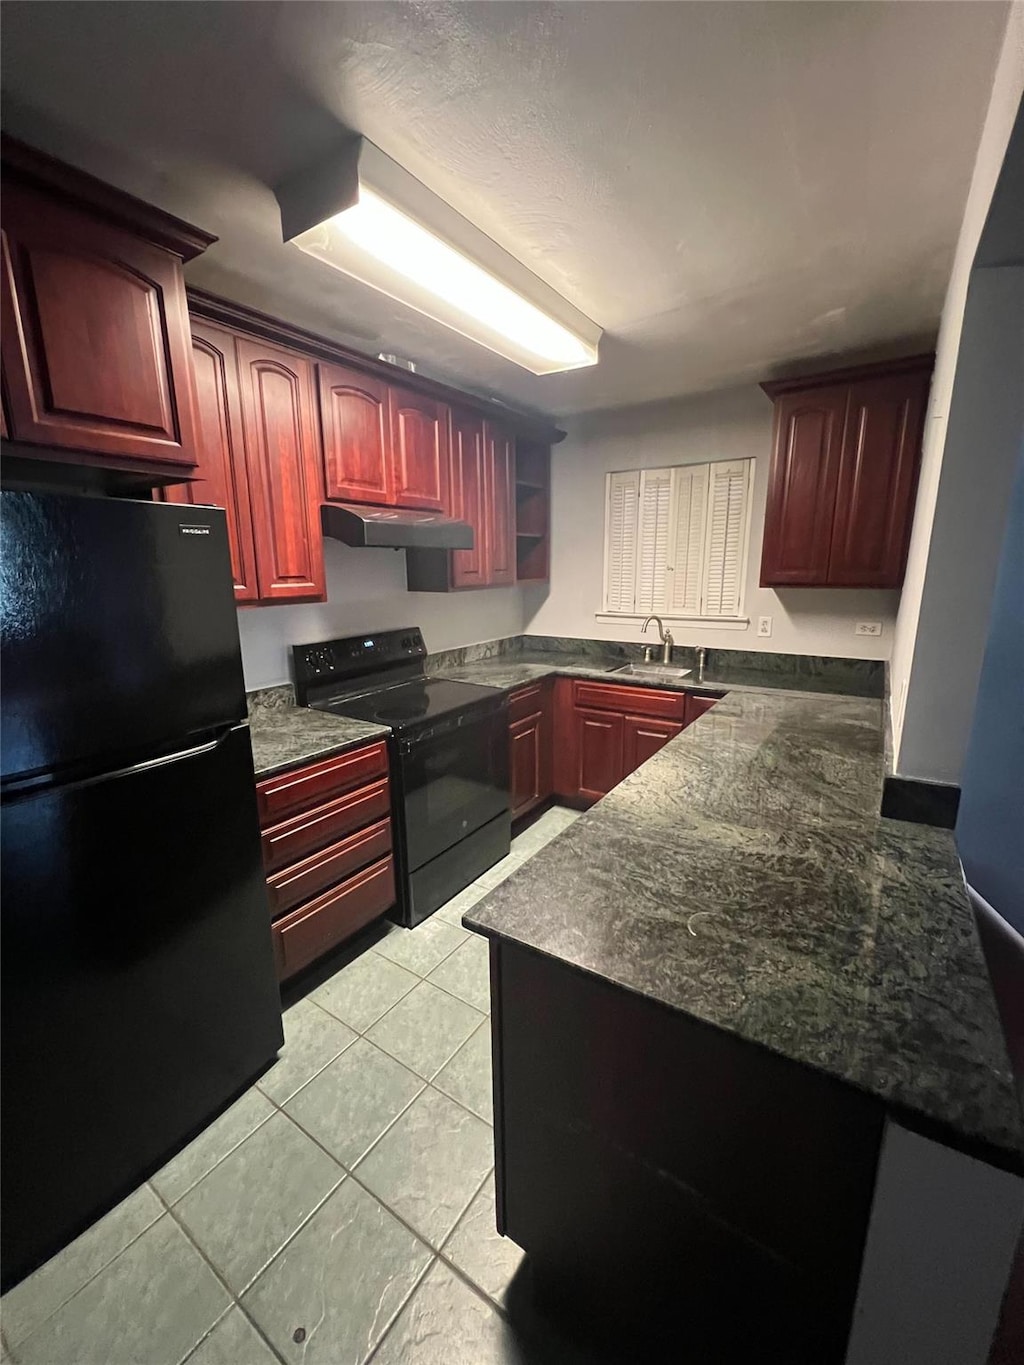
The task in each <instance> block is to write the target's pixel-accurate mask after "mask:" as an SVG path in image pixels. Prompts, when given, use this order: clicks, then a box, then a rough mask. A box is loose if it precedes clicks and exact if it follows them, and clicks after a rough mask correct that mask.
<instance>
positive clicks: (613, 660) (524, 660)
mask: <svg viewBox="0 0 1024 1365" xmlns="http://www.w3.org/2000/svg"><path fill="white" fill-rule="evenodd" d="M624 662H626V661H625V660H624V659H623V658H622V656H621V655H618V654H610V655H606V656H603V657H602V656H600V655H594V654H574V653H571V652H567V653H564V654H558V653H554V652H545V651H542V650H537V651H524V652H522V653H519V654H514V655H504V656H503V655H499V656H498V657H497V658H493V659H479V660H475V661H472V662H468V663H462V664H444V663H442V664H441V665H440V666H437V665H435V666H434V672H435V676H437V677H443V678H449V679H451V680H452V681H453V682H471V683H478V684H479V685H481V686H483V687H498V688H501V689H502V690H504V691H513V690H514V689H515V688H517V687H525V686H527V685H528V684H529V683H532V682H537V681H539V680H540V679H542V678H551V677H569V678H585V679H589V680H592V681H594V680H600V681H601V682H609V683H614V684H615V685H616V686H620V685H621V686H623V687H654V688H658V689H659V690H666V691H670V692H720V693H722V694H723V695H724V693H725V692H726V691H742V692H774V693H777V692H793V693H797V694H801V693H815V694H818V693H831V692H835V693H842V692H845V691H846V690H847V687H848V682H847V680H846V679H843V678H838V679H835V678H832V677H829V676H827V675H824V676H823V675H820V674H817V675H816V674H800V673H794V672H790V671H785V672H779V671H772V670H768V669H763V670H758V669H744V670H742V671H739V670H736V671H732V672H727V671H722V670H718V671H707V672H705V674H704V677H703V679H702V680H701V681H700V682H698V680H697V670H696V668H694V669H692V670H691V671H690V672H689V673H688V674H687V675H686V676H685V677H678V678H673V677H671V676H670V675H665V676H662V675H656V676H655V675H652V676H649V677H644V676H640V675H638V674H635V673H618V672H616V671H615V670H616V669H618V668H620V667H621V666H622V664H623V663H624ZM428 663H429V661H428Z"/></svg>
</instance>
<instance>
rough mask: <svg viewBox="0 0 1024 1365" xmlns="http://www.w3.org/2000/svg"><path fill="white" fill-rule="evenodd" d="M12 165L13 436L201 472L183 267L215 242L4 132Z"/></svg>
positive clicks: (6, 262) (89, 454)
mask: <svg viewBox="0 0 1024 1365" xmlns="http://www.w3.org/2000/svg"><path fill="white" fill-rule="evenodd" d="M3 165H4V201H3V264H2V274H3V278H2V301H0V309H2V321H3V337H2V352H3V370H4V386H5V396H6V402H7V418H8V422H9V427H10V430H9V433H8V434H9V436H10V439H11V440H12V441H16V442H19V443H25V444H26V445H30V446H33V447H38V449H34V450H33V451H32V452H31V454H32V455H33V456H34V457H35V458H39V459H49V460H56V459H60V460H63V461H64V462H65V463H71V464H74V463H85V464H93V465H100V466H106V467H107V468H110V469H115V470H116V469H120V470H122V471H126V472H130V473H135V474H141V475H146V474H151V475H152V476H153V482H160V481H161V478H162V477H165V476H167V475H170V476H172V477H173V476H174V474H175V473H180V472H181V471H182V470H185V471H189V470H191V469H192V468H193V466H194V465H195V463H196V433H195V407H194V395H193V387H192V376H191V349H192V343H191V337H190V333H189V318H188V309H187V305H186V299H185V289H184V282H183V278H182V263H183V262H184V261H186V260H189V259H191V258H192V257H193V256H195V255H197V254H198V253H199V252H200V251H202V250H204V249H205V247H206V246H208V245H209V244H210V242H212V241H214V240H216V239H215V238H213V237H210V236H209V235H207V234H205V233H201V232H199V231H198V229H195V228H191V227H189V225H188V224H186V223H182V222H180V221H179V220H178V219H175V218H171V217H170V216H169V215H167V214H163V213H161V212H159V211H158V210H156V209H153V208H150V207H149V206H148V205H146V204H142V203H141V202H140V201H138V200H136V199H133V198H132V197H131V196H130V195H124V194H121V193H120V192H119V191H117V190H113V189H112V188H111V187H110V186H107V185H104V184H102V183H101V182H100V181H97V180H94V179H93V178H92V177H91V176H87V175H83V174H82V173H81V172H79V171H76V170H74V169H73V168H71V167H67V166H63V165H61V163H59V162H55V161H53V160H52V159H51V158H49V157H45V156H42V155H41V154H39V153H36V152H34V151H32V150H31V149H30V148H26V147H24V146H22V145H21V144H19V143H16V142H13V141H11V140H9V139H6V138H5V139H4V142H3ZM68 452H73V453H68ZM26 453H29V452H26Z"/></svg>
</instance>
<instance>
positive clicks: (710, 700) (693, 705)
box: [686, 696, 722, 725]
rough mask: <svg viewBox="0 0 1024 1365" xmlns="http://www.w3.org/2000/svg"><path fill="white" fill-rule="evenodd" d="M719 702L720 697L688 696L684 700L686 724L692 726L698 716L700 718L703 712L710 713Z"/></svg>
mask: <svg viewBox="0 0 1024 1365" xmlns="http://www.w3.org/2000/svg"><path fill="white" fill-rule="evenodd" d="M721 700H722V698H721V697H692V696H688V697H687V698H686V724H687V725H692V724H693V722H694V721H695V720H696V719H697V717H698V716H702V715H703V714H704V712H705V711H710V710H711V708H712V706H714V704H715V702H717V701H721Z"/></svg>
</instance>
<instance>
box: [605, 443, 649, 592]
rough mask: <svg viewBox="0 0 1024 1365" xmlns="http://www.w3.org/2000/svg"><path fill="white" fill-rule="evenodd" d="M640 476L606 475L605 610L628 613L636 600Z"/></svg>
mask: <svg viewBox="0 0 1024 1365" xmlns="http://www.w3.org/2000/svg"><path fill="white" fill-rule="evenodd" d="M639 495H640V474H639V472H638V471H637V470H635V469H634V470H630V471H629V472H628V473H625V474H609V475H608V490H607V510H606V516H605V520H606V525H605V551H604V559H605V564H604V609H605V611H625V612H631V611H633V610H634V609H635V597H636V552H637V511H638V502H639Z"/></svg>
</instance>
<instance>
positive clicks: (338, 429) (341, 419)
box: [319, 365, 395, 504]
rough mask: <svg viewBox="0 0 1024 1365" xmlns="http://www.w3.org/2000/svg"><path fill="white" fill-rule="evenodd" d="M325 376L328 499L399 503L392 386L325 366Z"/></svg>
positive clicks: (322, 400) (322, 408)
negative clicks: (391, 421)
mask: <svg viewBox="0 0 1024 1365" xmlns="http://www.w3.org/2000/svg"><path fill="white" fill-rule="evenodd" d="M319 374H320V416H321V420H322V422H323V432H324V478H325V482H326V487H327V496H328V498H337V499H338V500H339V501H340V502H369V503H376V504H382V503H383V504H387V503H392V502H394V500H395V499H394V490H393V488H392V481H391V477H390V453H391V452H390V447H391V436H390V427H389V423H388V389H387V385H386V384H385V383H383V382H382V381H381V380H379V379H372V378H371V377H370V376H369V375H363V374H359V373H358V372H357V371H355V370H346V369H343V368H342V367H341V366H340V365H321V366H320V367H319Z"/></svg>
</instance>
